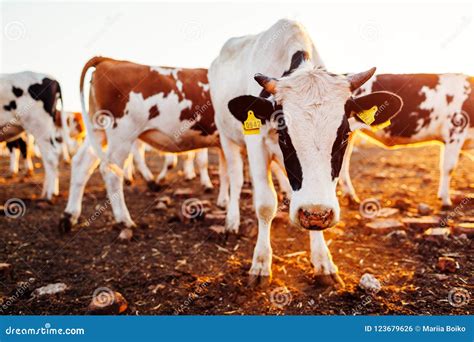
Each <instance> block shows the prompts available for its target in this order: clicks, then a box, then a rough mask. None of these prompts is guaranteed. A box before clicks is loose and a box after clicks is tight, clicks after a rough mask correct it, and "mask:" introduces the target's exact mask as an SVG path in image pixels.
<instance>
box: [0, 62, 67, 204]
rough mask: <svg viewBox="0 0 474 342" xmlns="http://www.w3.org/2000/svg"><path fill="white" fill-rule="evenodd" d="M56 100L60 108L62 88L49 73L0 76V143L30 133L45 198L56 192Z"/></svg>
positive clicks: (59, 136)
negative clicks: (42, 171) (40, 163)
mask: <svg viewBox="0 0 474 342" xmlns="http://www.w3.org/2000/svg"><path fill="white" fill-rule="evenodd" d="M58 102H61V107H62V94H61V87H60V85H59V82H58V81H57V80H55V79H54V78H53V77H51V76H49V75H45V74H41V73H36V72H32V71H25V72H19V73H13V74H1V75H0V142H2V141H7V142H10V141H13V140H15V139H17V138H18V137H19V136H20V135H21V134H22V133H23V132H26V133H27V134H30V135H32V136H33V138H34V140H35V142H36V144H37V145H38V147H39V150H40V152H41V158H42V161H43V166H44V169H45V179H44V183H43V190H42V197H43V198H44V199H46V200H48V201H51V200H52V198H53V196H54V195H57V194H58V192H59V183H58V163H59V159H58V158H59V154H60V149H61V141H62V139H61V134H60V129H59V125H58V121H59V118H58V113H59V111H58V109H57V104H58Z"/></svg>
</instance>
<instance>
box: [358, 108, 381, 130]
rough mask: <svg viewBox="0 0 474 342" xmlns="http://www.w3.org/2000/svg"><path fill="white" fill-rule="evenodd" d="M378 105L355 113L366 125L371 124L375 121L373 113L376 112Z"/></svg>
mask: <svg viewBox="0 0 474 342" xmlns="http://www.w3.org/2000/svg"><path fill="white" fill-rule="evenodd" d="M378 109H379V107H377V106H373V107H372V108H370V109H367V110H363V111H362V112H360V113H357V116H358V117H359V118H360V119H361V120H362V121H364V123H365V124H366V125H369V126H370V125H371V124H372V123H373V122H374V121H375V113H377V110H378Z"/></svg>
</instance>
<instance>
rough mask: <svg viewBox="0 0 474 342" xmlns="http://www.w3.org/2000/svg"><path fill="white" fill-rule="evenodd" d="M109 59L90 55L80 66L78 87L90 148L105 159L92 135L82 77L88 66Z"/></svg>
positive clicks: (90, 66)
mask: <svg viewBox="0 0 474 342" xmlns="http://www.w3.org/2000/svg"><path fill="white" fill-rule="evenodd" d="M107 60H110V58H107V57H92V58H91V59H90V60H89V61H87V63H86V64H85V65H84V68H82V73H81V80H80V81H79V82H80V85H79V89H80V96H81V112H82V121H84V125H85V126H86V132H87V136H88V137H89V139H88V140H89V141H90V143H91V146H92V149H93V150H94V152H95V154H96V155H97V156H98V157H99V158H100V159H101V160H105V154H104V152H103V151H102V146H101V145H100V144H99V143H98V142H97V140H96V139H95V136H94V127H93V125H92V122H91V119H90V117H89V113H88V111H87V109H86V101H85V97H84V79H85V77H86V74H87V71H88V70H89V69H90V68H95V67H96V66H97V65H99V64H100V63H102V62H103V61H107Z"/></svg>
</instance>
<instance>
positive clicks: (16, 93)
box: [12, 86, 23, 97]
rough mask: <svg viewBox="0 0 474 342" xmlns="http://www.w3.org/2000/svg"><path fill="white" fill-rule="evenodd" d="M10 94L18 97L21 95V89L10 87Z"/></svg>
mask: <svg viewBox="0 0 474 342" xmlns="http://www.w3.org/2000/svg"><path fill="white" fill-rule="evenodd" d="M12 92H13V95H15V96H16V97H20V96H21V95H23V89H21V88H17V87H15V86H13V87H12Z"/></svg>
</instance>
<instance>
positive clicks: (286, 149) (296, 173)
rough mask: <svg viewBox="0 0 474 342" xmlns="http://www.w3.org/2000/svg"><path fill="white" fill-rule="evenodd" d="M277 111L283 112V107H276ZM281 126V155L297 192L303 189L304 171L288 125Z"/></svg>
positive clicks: (292, 185)
mask: <svg viewBox="0 0 474 342" xmlns="http://www.w3.org/2000/svg"><path fill="white" fill-rule="evenodd" d="M275 109H276V110H282V108H281V106H276V107H275ZM280 120H285V118H284V117H283V116H282V117H281V118H280ZM279 126H280V127H282V128H281V129H278V145H280V149H281V153H282V154H283V162H284V164H285V170H286V174H287V175H288V180H289V182H290V185H291V188H292V189H293V191H297V190H299V189H301V185H302V183H303V169H302V168H301V164H300V160H299V159H298V154H297V153H296V150H295V147H294V146H293V142H292V141H291V137H290V134H289V133H288V125H286V123H285V122H283V125H281V122H280V123H279Z"/></svg>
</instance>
